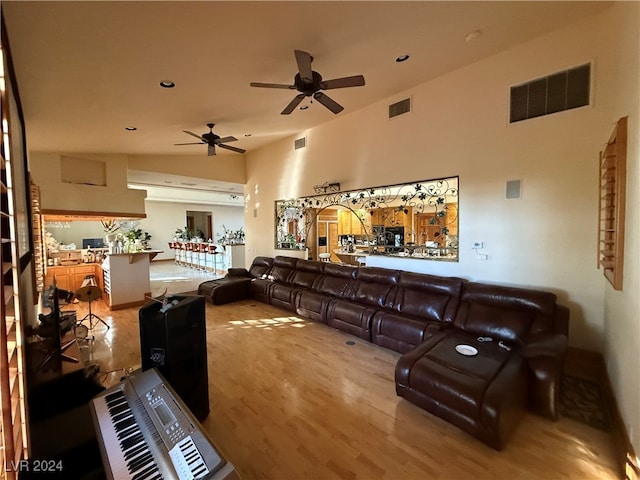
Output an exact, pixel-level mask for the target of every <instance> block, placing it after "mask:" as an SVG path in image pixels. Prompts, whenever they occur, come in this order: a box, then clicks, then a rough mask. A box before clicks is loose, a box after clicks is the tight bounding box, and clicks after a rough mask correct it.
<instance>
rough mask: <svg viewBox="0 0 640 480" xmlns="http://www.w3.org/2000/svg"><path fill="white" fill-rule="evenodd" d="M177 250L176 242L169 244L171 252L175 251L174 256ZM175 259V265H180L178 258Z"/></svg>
mask: <svg viewBox="0 0 640 480" xmlns="http://www.w3.org/2000/svg"><path fill="white" fill-rule="evenodd" d="M175 249H176V244H175V242H169V250H173V251H174V252H173V254H174V255H176V252H175ZM174 258H175V260H174V261H175V263H178V260H177V258H176V257H174Z"/></svg>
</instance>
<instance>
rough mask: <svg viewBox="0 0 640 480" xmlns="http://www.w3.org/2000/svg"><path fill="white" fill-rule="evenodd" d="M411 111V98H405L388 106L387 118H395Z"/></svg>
mask: <svg viewBox="0 0 640 480" xmlns="http://www.w3.org/2000/svg"><path fill="white" fill-rule="evenodd" d="M410 111H411V98H405V99H404V100H400V101H399V102H396V103H393V104H391V105H389V118H393V117H397V116H398V115H402V114H403V113H409V112H410Z"/></svg>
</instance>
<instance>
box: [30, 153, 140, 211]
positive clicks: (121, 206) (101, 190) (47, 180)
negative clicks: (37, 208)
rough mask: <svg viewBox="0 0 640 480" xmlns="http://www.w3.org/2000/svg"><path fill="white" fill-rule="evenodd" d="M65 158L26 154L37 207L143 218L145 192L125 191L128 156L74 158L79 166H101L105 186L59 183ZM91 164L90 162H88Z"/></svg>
mask: <svg viewBox="0 0 640 480" xmlns="http://www.w3.org/2000/svg"><path fill="white" fill-rule="evenodd" d="M64 157H65V154H60V153H43V152H30V153H29V170H30V172H31V176H32V178H33V181H34V183H35V184H36V185H38V187H40V205H41V208H42V210H43V211H45V212H60V211H68V212H82V213H92V212H100V213H113V214H119V215H121V216H126V215H131V216H138V217H139V216H143V215H144V199H145V197H146V192H145V191H144V190H130V189H128V188H127V156H126V155H106V154H104V155H96V154H73V155H69V158H73V159H75V160H77V161H79V162H81V161H82V159H86V160H92V161H94V162H96V163H97V164H102V162H104V168H105V180H106V182H105V183H106V185H105V186H95V185H80V184H73V183H66V182H63V181H62V166H61V165H62V160H63V158H64ZM89 163H92V162H89Z"/></svg>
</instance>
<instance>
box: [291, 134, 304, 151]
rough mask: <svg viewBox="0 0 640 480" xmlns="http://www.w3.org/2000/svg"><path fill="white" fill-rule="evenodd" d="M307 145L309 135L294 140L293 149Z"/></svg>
mask: <svg viewBox="0 0 640 480" xmlns="http://www.w3.org/2000/svg"><path fill="white" fill-rule="evenodd" d="M306 146H307V137H302V138H298V139H296V140H295V141H294V142H293V149H294V150H300V149H301V148H305V147H306Z"/></svg>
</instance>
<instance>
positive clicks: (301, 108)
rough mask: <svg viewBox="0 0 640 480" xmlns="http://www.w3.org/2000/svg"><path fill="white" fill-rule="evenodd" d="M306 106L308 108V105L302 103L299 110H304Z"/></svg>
mask: <svg viewBox="0 0 640 480" xmlns="http://www.w3.org/2000/svg"><path fill="white" fill-rule="evenodd" d="M307 108H309V105H303V106H301V107H300V110H306V109H307Z"/></svg>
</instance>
